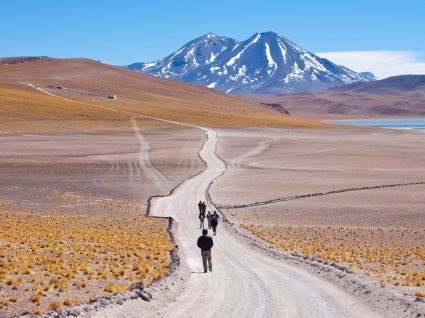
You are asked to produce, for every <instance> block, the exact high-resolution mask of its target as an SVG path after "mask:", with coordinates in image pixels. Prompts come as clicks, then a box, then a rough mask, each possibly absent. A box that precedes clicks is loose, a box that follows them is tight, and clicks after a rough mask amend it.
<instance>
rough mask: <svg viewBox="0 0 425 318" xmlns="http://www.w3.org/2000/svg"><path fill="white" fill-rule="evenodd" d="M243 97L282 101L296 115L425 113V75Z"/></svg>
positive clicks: (252, 99) (416, 114)
mask: <svg viewBox="0 0 425 318" xmlns="http://www.w3.org/2000/svg"><path fill="white" fill-rule="evenodd" d="M241 97H243V98H246V99H247V100H250V101H255V102H258V103H275V104H279V105H280V106H281V107H283V108H285V109H286V110H287V111H289V112H290V113H291V114H294V115H297V114H298V115H299V114H319V115H350V116H352V115H355V116H371V115H373V116H375V115H377V116H381V115H382V116H425V75H400V76H393V77H389V78H386V79H383V80H379V81H374V82H362V83H361V82H359V83H352V84H347V85H342V86H339V87H333V88H330V89H327V90H324V91H320V92H314V93H312V92H310V93H307V92H304V93H298V94H291V95H286V96H271V95H252V96H248V95H247V96H245V95H241Z"/></svg>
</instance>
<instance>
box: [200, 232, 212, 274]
mask: <svg viewBox="0 0 425 318" xmlns="http://www.w3.org/2000/svg"><path fill="white" fill-rule="evenodd" d="M197 245H198V247H199V248H200V249H201V255H202V264H203V265H204V273H206V272H207V262H208V268H209V270H210V272H212V261H211V248H212V247H213V245H214V241H213V239H212V237H211V236H209V235H208V230H207V229H204V230H202V236H200V237H199V238H198V242H197Z"/></svg>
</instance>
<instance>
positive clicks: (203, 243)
mask: <svg viewBox="0 0 425 318" xmlns="http://www.w3.org/2000/svg"><path fill="white" fill-rule="evenodd" d="M198 208H199V221H200V225H199V228H200V229H203V230H202V236H200V237H199V238H198V242H197V245H198V247H199V248H200V249H201V256H202V264H203V266H204V273H207V272H208V269H209V270H210V272H212V261H211V248H212V247H213V245H214V241H213V239H212V237H210V236H209V235H208V230H207V229H205V228H204V221H205V219H207V221H208V228H209V229H212V230H213V233H214V235H216V234H217V225H218V219H219V218H220V216H219V215H218V213H217V212H216V211H214V212H213V213H211V211H208V213H207V214H206V215H205V213H206V210H207V205H206V204H205V202H203V201H199V203H198ZM207 265H208V266H207Z"/></svg>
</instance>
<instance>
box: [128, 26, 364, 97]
mask: <svg viewBox="0 0 425 318" xmlns="http://www.w3.org/2000/svg"><path fill="white" fill-rule="evenodd" d="M127 67H128V68H129V69H132V70H135V71H140V72H145V73H149V74H152V75H155V76H157V77H165V78H171V79H175V80H179V81H183V82H188V83H193V84H197V85H202V86H206V87H210V88H215V89H217V90H221V91H225V92H232V93H267V94H279V93H287V92H294V91H302V90H317V89H322V88H328V87H332V86H338V85H342V84H347V83H352V82H357V81H369V80H370V75H368V76H365V75H362V74H359V73H356V72H354V71H351V70H349V69H347V68H345V67H343V66H339V65H336V64H334V63H332V62H330V61H329V60H327V59H324V58H320V57H318V56H316V55H314V54H313V53H310V52H308V51H306V50H304V49H302V48H301V47H299V46H298V45H296V44H295V43H293V42H291V41H290V40H288V39H286V38H284V37H281V36H279V35H278V34H276V33H274V32H264V33H256V34H254V35H253V36H252V37H250V38H249V39H248V40H246V41H242V42H238V41H236V40H233V39H229V38H226V37H220V36H216V35H214V34H212V33H209V34H207V35H204V36H202V37H199V38H197V39H195V40H193V41H191V42H189V43H187V44H186V45H184V46H183V47H182V48H180V49H179V50H178V51H177V52H175V53H173V54H171V55H169V56H167V57H166V58H164V59H160V60H157V61H154V62H151V63H135V64H131V65H128V66H127Z"/></svg>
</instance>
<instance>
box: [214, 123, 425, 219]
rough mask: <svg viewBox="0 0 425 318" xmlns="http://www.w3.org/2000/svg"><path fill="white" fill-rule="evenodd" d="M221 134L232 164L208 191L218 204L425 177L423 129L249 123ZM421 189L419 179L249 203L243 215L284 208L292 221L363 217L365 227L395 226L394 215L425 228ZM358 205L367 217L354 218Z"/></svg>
mask: <svg viewBox="0 0 425 318" xmlns="http://www.w3.org/2000/svg"><path fill="white" fill-rule="evenodd" d="M219 134H220V137H221V139H220V142H219V145H218V149H217V152H218V154H219V155H220V156H221V157H222V158H223V159H224V160H225V161H227V162H228V169H227V172H226V174H225V175H224V176H223V177H221V178H220V179H219V180H218V181H217V182H216V183H215V184H214V185H213V187H212V189H211V194H212V196H213V197H214V198H215V200H216V202H217V203H219V204H221V205H237V204H246V203H252V202H257V201H267V200H272V199H277V198H285V197H291V196H297V195H306V194H311V193H317V192H325V191H332V190H340V189H349V188H356V187H371V186H380V185H391V184H402V183H410V182H423V181H425V167H424V165H423V162H424V160H425V138H424V137H425V136H424V134H423V133H414V132H410V131H393V130H383V129H381V130H376V129H375V130H372V129H347V130H339V131H337V132H335V131H332V130H278V129H275V130H267V129H249V130H221V131H220V133H219ZM259 189H261V191H259ZM424 190H425V185H416V186H405V187H394V188H385V189H374V190H365V191H353V192H345V193H341V194H332V195H329V196H321V197H315V198H306V199H302V200H294V201H288V202H282V203H275V204H271V205H269V206H267V207H255V208H252V209H248V210H245V209H244V211H243V212H240V213H242V214H246V213H249V212H247V211H251V212H254V211H259V210H261V211H265V210H267V211H275V212H276V211H278V213H277V214H275V216H276V217H277V219H281V216H282V214H283V215H284V216H285V220H286V222H289V223H290V222H291V221H289V219H292V220H293V222H295V223H294V224H299V223H301V224H308V223H309V222H310V224H318V223H319V224H331V223H332V224H343V223H347V225H348V224H350V222H354V224H359V223H358V222H363V221H364V222H366V224H368V225H371V223H370V222H378V223H379V224H393V223H394V221H395V220H394V218H393V217H394V215H398V216H400V218H401V219H402V220H403V219H408V220H410V224H411V225H414V224H415V225H418V224H421V226H422V225H425V213H423V205H424V203H425V197H424V196H422V195H421V193H423V191H424ZM353 211H357V212H358V213H361V214H364V215H365V217H366V219H364V220H363V219H362V218H360V219H359V218H358V217H357V216H356V217H355V218H353V213H352V212H353ZM235 212H238V213H239V211H236V210H235ZM387 215H388V218H386V216H387ZM264 216H265V217H264V218H263V219H262V221H264V222H273V221H271V220H270V217H271V215H270V214H264ZM287 217H289V219H288V218H287ZM335 218H337V220H335ZM277 219H276V220H277ZM326 220H328V222H330V223H327V221H326ZM350 220H351V221H350ZM396 221H398V219H397V220H396ZM406 222H408V221H406Z"/></svg>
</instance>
